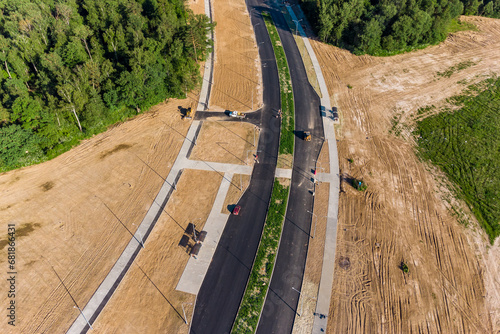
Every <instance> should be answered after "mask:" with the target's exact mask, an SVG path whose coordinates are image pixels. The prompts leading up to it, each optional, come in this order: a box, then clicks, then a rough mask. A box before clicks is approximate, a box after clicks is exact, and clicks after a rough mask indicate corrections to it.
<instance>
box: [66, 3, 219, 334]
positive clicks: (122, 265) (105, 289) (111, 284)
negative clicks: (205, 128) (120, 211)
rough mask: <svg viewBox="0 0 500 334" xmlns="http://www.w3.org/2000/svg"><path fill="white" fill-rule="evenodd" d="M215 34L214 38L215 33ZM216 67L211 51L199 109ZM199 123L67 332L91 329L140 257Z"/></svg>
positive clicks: (207, 7)
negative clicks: (110, 266) (104, 276)
mask: <svg viewBox="0 0 500 334" xmlns="http://www.w3.org/2000/svg"><path fill="white" fill-rule="evenodd" d="M205 14H206V15H207V16H208V17H209V18H210V20H211V19H212V8H211V3H210V0H205ZM211 37H212V38H213V36H211ZM212 71H213V55H212V53H210V54H209V56H208V58H207V61H206V63H205V72H204V74H203V83H202V86H201V92H200V99H199V102H198V108H197V110H205V108H206V107H207V106H208V99H209V97H210V84H211V81H212ZM199 126H200V124H199V121H193V122H192V123H191V127H190V128H189V131H188V134H187V136H186V138H185V139H184V142H183V144H182V147H181V151H180V152H179V154H178V156H177V159H176V161H175V163H174V165H173V166H172V168H171V169H170V172H169V173H168V176H167V178H166V179H165V182H164V183H163V185H162V187H161V189H160V191H159V192H158V195H156V198H155V200H154V201H153V203H152V204H151V207H150V208H149V210H148V212H147V214H146V216H145V217H144V219H143V220H142V222H141V224H140V225H139V227H138V228H137V230H136V232H135V234H134V236H133V237H132V239H130V241H129V243H128V244H127V247H125V250H124V251H123V252H122V254H121V255H120V257H119V258H118V260H117V261H116V263H115V265H114V266H113V268H111V270H110V272H109V273H108V275H107V276H106V278H105V279H104V280H103V281H102V283H101V285H99V287H98V288H97V290H96V292H94V294H93V295H92V297H91V298H90V300H89V301H88V303H87V304H86V305H85V307H84V308H83V310H81V309H79V311H80V314H79V315H78V317H77V318H76V320H75V321H74V322H73V324H72V325H71V327H70V328H69V330H68V332H67V333H69V334H80V333H82V332H83V333H85V332H87V331H88V330H89V328H90V327H91V324H92V323H94V321H95V320H96V319H97V317H98V316H99V314H100V313H101V311H102V309H103V308H104V307H105V306H106V303H107V302H108V300H109V299H110V298H111V296H112V295H113V293H114V292H115V290H116V289H117V288H118V285H119V284H120V282H121V280H122V279H123V277H124V276H125V273H126V272H127V271H128V269H129V268H130V266H131V264H132V263H133V261H134V260H135V258H136V257H137V254H139V252H140V249H141V248H142V247H144V243H145V242H146V239H147V237H148V236H149V233H150V232H151V230H152V229H153V227H154V225H155V224H156V221H157V220H158V218H159V217H160V215H161V213H162V211H163V209H164V207H165V205H166V204H167V201H168V199H169V197H170V195H171V194H172V192H173V191H174V190H175V184H176V182H177V180H178V179H179V177H180V173H181V169H182V167H181V166H182V161H183V160H184V159H185V158H186V156H187V154H188V152H189V149H190V148H191V146H192V145H193V140H194V139H195V135H196V131H197V129H198V127H199Z"/></svg>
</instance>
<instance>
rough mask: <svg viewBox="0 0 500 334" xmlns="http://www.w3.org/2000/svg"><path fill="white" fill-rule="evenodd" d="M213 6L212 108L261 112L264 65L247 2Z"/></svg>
mask: <svg viewBox="0 0 500 334" xmlns="http://www.w3.org/2000/svg"><path fill="white" fill-rule="evenodd" d="M198 1H201V0H198ZM212 6H213V8H214V20H215V21H216V22H217V26H216V27H215V39H216V41H217V42H216V46H215V64H214V79H213V86H212V91H211V93H210V102H209V108H210V110H221V111H224V110H226V109H229V110H238V111H251V110H257V109H259V108H260V107H261V106H262V75H261V72H260V69H261V67H260V66H261V65H260V58H259V54H258V49H257V43H256V41H255V34H254V32H253V27H252V25H251V23H250V16H249V14H248V10H247V7H246V4H245V1H242V0H237V1H230V0H216V1H214V2H213V3H212Z"/></svg>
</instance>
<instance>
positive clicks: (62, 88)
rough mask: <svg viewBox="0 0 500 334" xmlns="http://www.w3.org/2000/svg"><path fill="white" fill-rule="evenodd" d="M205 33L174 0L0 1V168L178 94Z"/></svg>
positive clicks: (194, 72) (194, 68)
mask: <svg viewBox="0 0 500 334" xmlns="http://www.w3.org/2000/svg"><path fill="white" fill-rule="evenodd" d="M210 29H213V24H211V23H210V22H209V19H208V18H207V17H206V16H205V15H194V14H193V13H192V11H190V10H189V9H188V8H187V7H186V6H185V3H184V1H183V0H0V99H1V100H0V171H5V170H9V169H12V168H16V167H20V166H24V165H28V164H32V163H35V162H39V161H43V160H46V159H48V158H52V157H53V156H56V155H57V154H60V153H61V152H64V151H66V150H68V149H69V148H71V147H72V146H73V145H75V144H76V143H78V142H79V141H80V140H81V139H82V138H86V137H89V136H91V135H93V134H95V133H98V132H102V131H103V130H105V129H106V127H107V126H108V125H110V124H113V123H115V122H118V121H122V120H124V119H126V118H128V117H131V116H132V115H134V114H136V113H138V112H141V111H143V110H146V109H148V108H149V107H151V106H153V105H155V104H157V103H159V102H161V101H164V100H165V99H167V98H171V97H183V96H185V94H186V92H187V91H189V90H191V89H193V88H194V87H195V86H196V85H198V84H199V83H200V80H201V77H200V73H199V66H198V62H199V61H201V60H204V59H205V57H206V54H207V49H208V48H209V47H210V46H211V40H209V39H208V38H207V32H209V30H210Z"/></svg>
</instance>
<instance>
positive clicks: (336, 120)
mask: <svg viewBox="0 0 500 334" xmlns="http://www.w3.org/2000/svg"><path fill="white" fill-rule="evenodd" d="M332 119H333V122H334V123H337V124H339V123H340V120H339V112H338V110H337V107H333V108H332Z"/></svg>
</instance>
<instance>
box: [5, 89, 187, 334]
mask: <svg viewBox="0 0 500 334" xmlns="http://www.w3.org/2000/svg"><path fill="white" fill-rule="evenodd" d="M191 98H192V99H193V100H194V99H196V96H195V95H192V96H191ZM190 100H191V99H189V100H182V101H176V100H174V101H171V102H170V103H168V104H163V105H160V106H157V107H155V108H154V109H153V110H152V111H151V112H149V113H147V114H143V115H139V116H137V117H136V118H135V119H134V120H131V121H128V122H125V123H122V124H119V125H116V126H114V127H113V128H112V129H110V130H108V131H107V132H105V133H102V134H100V135H97V136H95V137H93V138H91V139H89V140H86V141H84V142H83V143H82V144H81V145H79V146H78V147H76V148H74V149H72V150H71V151H69V152H66V153H65V154H63V155H61V156H59V157H57V158H55V159H53V160H51V161H48V162H45V163H43V164H40V165H36V166H31V167H27V168H22V169H19V170H14V171H11V172H7V173H3V174H1V175H0V208H1V212H2V222H1V224H2V226H0V228H1V229H2V230H3V231H5V232H4V233H6V232H7V226H6V225H7V223H14V224H16V228H17V229H19V230H21V229H22V231H23V233H21V234H18V236H17V243H16V244H17V254H16V255H17V261H16V266H17V267H16V269H17V272H18V273H19V275H20V276H19V277H20V279H19V281H18V285H17V290H18V294H17V295H16V303H17V305H18V309H17V312H18V313H17V314H18V315H19V317H18V320H17V321H18V322H17V324H16V328H12V327H10V326H8V325H7V322H6V321H2V322H0V332H2V333H10V332H12V333H21V332H22V333H42V332H45V333H63V332H65V330H67V329H68V328H69V326H70V325H71V323H72V322H73V321H74V319H76V317H77V316H78V310H77V309H75V308H73V306H74V304H73V302H72V300H71V296H72V297H73V298H74V299H75V301H76V303H78V305H79V306H80V307H84V306H85V304H86V303H87V301H88V300H89V299H90V297H91V296H92V294H93V293H94V291H95V290H96V289H97V287H98V286H99V284H100V283H101V282H102V280H103V279H104V277H105V276H106V275H107V273H108V272H109V270H110V269H111V267H112V266H113V265H114V263H115V261H116V259H117V258H118V256H119V255H120V254H121V252H122V250H123V249H124V248H125V246H126V244H127V243H128V242H129V240H130V238H131V235H130V233H129V232H128V231H127V229H128V230H130V231H131V232H132V233H133V232H135V230H136V229H137V226H138V225H139V224H140V223H141V221H142V219H143V218H144V216H145V214H146V212H147V210H148V209H149V207H150V205H151V203H152V202H153V200H154V198H155V197H156V194H157V193H158V191H159V189H160V187H161V185H162V184H163V178H165V177H166V176H167V174H168V172H169V170H170V168H171V166H172V165H173V163H174V160H175V158H176V156H177V152H178V151H179V150H180V147H181V144H182V142H183V140H184V137H183V135H182V134H185V133H186V132H187V129H188V127H189V123H188V122H185V121H181V120H180V114H179V112H178V109H177V107H178V106H179V105H184V106H185V107H187V106H189V103H190V102H189V101H190ZM193 106H194V105H193ZM122 224H123V225H122ZM125 227H126V228H125ZM4 233H2V235H4ZM1 252H2V254H3V255H2V256H0V265H1V266H4V267H5V266H6V260H7V255H6V253H7V248H3V249H2V251H1ZM57 275H59V277H60V278H61V279H62V281H63V282H64V285H65V286H66V288H67V289H68V290H69V291H70V293H71V296H70V295H68V293H67V292H66V290H65V287H64V286H63V285H62V284H61V282H60V281H59V279H58V277H57ZM2 282H5V280H3V281H2ZM1 286H2V289H3V290H4V291H7V290H6V289H7V287H6V283H2V284H1ZM0 303H2V304H3V305H7V303H8V299H7V293H5V294H2V295H1V297H0Z"/></svg>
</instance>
